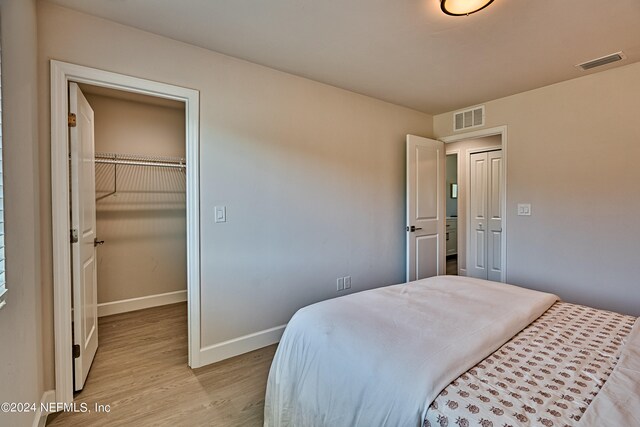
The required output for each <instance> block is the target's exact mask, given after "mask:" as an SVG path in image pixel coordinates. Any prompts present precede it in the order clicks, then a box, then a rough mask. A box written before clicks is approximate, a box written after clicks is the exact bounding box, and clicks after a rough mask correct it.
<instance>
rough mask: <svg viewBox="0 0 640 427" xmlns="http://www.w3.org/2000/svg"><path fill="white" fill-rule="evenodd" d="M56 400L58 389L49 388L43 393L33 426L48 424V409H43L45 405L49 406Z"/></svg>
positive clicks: (39, 426)
mask: <svg viewBox="0 0 640 427" xmlns="http://www.w3.org/2000/svg"><path fill="white" fill-rule="evenodd" d="M55 401H56V391H55V390H47V391H45V392H44V393H43V394H42V398H41V399H40V405H39V406H38V409H37V410H36V412H35V418H34V419H33V427H44V426H45V425H46V424H47V417H48V416H49V412H48V411H43V410H42V409H43V406H48V405H49V404H51V403H54V402H55Z"/></svg>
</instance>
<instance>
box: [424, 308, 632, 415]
mask: <svg viewBox="0 0 640 427" xmlns="http://www.w3.org/2000/svg"><path fill="white" fill-rule="evenodd" d="M635 320H636V319H635V318H634V317H631V316H624V315H621V314H617V313H612V312H607V311H602V310H597V309H593V308H589V307H584V306H580V305H575V304H569V303H564V302H557V303H555V304H554V305H553V306H552V307H551V308H550V309H549V310H547V311H546V312H545V313H544V314H543V315H542V316H540V317H539V318H538V319H537V320H536V321H534V322H533V323H531V324H530V325H529V326H528V327H526V328H525V329H523V330H522V331H521V332H520V333H518V334H517V335H516V336H515V337H513V338H512V339H511V340H510V341H509V342H507V343H506V344H504V345H503V346H502V347H501V348H500V349H498V350H497V351H495V352H494V353H493V354H491V355H490V356H489V357H487V358H485V359H484V360H482V361H481V362H480V363H478V364H477V365H476V366H474V367H473V368H471V369H469V370H468V371H467V372H466V373H464V374H462V375H461V376H460V377H458V378H457V379H456V380H455V381H453V382H452V383H451V384H450V385H449V386H447V387H446V388H445V389H444V390H442V392H441V393H440V394H439V395H438V397H437V398H436V399H435V400H434V401H433V403H432V404H431V406H430V408H429V410H428V412H427V415H426V418H425V420H424V427H438V426H440V427H447V426H451V427H456V426H457V427H469V426H481V427H510V426H513V427H516V426H529V425H531V426H545V427H555V426H559V427H566V426H575V425H576V424H577V423H578V421H579V420H580V418H581V416H582V415H583V414H584V412H585V411H586V409H587V407H588V405H589V404H590V403H591V401H592V400H593V398H594V397H595V396H596V395H597V394H598V391H599V390H600V389H601V388H602V386H603V384H604V383H605V381H606V380H607V378H608V377H609V375H610V374H611V372H612V371H613V369H614V367H615V365H616V363H617V360H618V358H619V356H620V353H621V349H622V347H623V345H624V342H625V338H626V337H627V336H628V335H629V332H630V331H631V328H632V326H633V324H634V322H635Z"/></svg>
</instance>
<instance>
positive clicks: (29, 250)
mask: <svg viewBox="0 0 640 427" xmlns="http://www.w3.org/2000/svg"><path fill="white" fill-rule="evenodd" d="M0 16H1V17H2V22H1V23H0V27H1V28H2V116H3V117H2V119H3V120H2V145H3V160H4V197H5V199H4V207H5V230H6V236H5V244H6V249H5V252H6V278H7V289H8V292H7V294H6V301H7V305H6V306H5V307H4V308H3V309H1V310H0V402H33V403H39V402H40V398H41V397H42V393H43V391H44V386H43V364H42V356H41V355H42V351H43V349H42V324H43V321H44V322H45V323H46V324H50V319H46V320H45V319H43V317H42V316H41V300H42V299H41V293H40V292H41V287H40V218H39V215H38V202H39V201H38V191H39V185H38V176H39V172H38V167H37V166H38V163H37V162H38V133H37V129H38V128H37V103H38V98H37V96H38V94H37V91H36V84H37V67H36V53H37V46H36V43H37V40H36V5H35V1H26V0H2V1H0ZM47 333H51V331H49V330H47ZM47 368H48V369H50V367H47ZM33 419H34V414H33V413H25V414H8V413H3V412H0V425H2V426H30V425H31V423H32V422H33Z"/></svg>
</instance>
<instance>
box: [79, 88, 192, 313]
mask: <svg viewBox="0 0 640 427" xmlns="http://www.w3.org/2000/svg"><path fill="white" fill-rule="evenodd" d="M82 89H83V91H84V93H85V96H86V98H87V100H88V101H89V103H90V104H91V107H92V108H93V110H94V113H95V148H96V153H114V154H122V155H137V156H148V157H163V158H164V157H174V158H184V157H185V111H184V106H183V104H181V103H178V102H175V103H174V102H173V101H162V100H158V101H154V98H150V99H149V102H140V100H139V99H138V98H136V97H141V96H137V95H127V94H125V95H123V97H122V98H120V97H113V96H107V95H105V94H104V93H101V91H102V92H104V90H100V89H96V90H95V91H94V90H92V88H91V87H83V88H82ZM109 95H110V94H109ZM116 174H117V191H116V192H115V193H114V190H115V187H114V186H115V183H116ZM185 190H186V186H185V171H184V169H181V168H166V167H148V166H136V165H117V166H115V165H112V164H96V198H97V199H98V200H97V202H96V222H97V236H98V237H97V238H98V239H99V240H104V241H105V243H104V244H103V245H102V246H100V247H99V248H98V255H97V257H98V258H97V259H98V262H97V266H98V304H99V307H100V305H104V304H107V305H109V304H108V303H117V302H119V301H124V300H130V299H133V298H142V297H154V296H158V295H163V294H168V293H177V292H184V299H185V300H186V289H187V277H186V215H185V214H186V206H185V200H186V197H185ZM111 193H112V194H111ZM99 312H100V310H99Z"/></svg>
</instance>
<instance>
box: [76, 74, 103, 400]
mask: <svg viewBox="0 0 640 427" xmlns="http://www.w3.org/2000/svg"><path fill="white" fill-rule="evenodd" d="M69 113H70V118H71V120H70V121H72V120H73V115H75V118H76V124H75V126H73V124H70V127H69V139H70V153H71V228H72V231H71V234H72V244H71V253H72V258H71V263H72V270H73V274H72V280H73V344H74V389H75V390H76V391H79V390H82V388H83V387H84V382H85V380H86V379H87V375H88V374H89V369H90V368H91V362H93V357H94V356H95V354H96V350H97V349H98V293H97V271H96V244H97V240H96V196H95V194H96V188H95V187H96V185H95V166H94V165H95V155H94V134H93V123H94V122H93V110H92V109H91V106H90V105H89V103H88V102H87V100H86V98H85V97H84V95H83V94H82V92H81V91H80V88H79V87H78V85H77V84H75V83H69Z"/></svg>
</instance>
